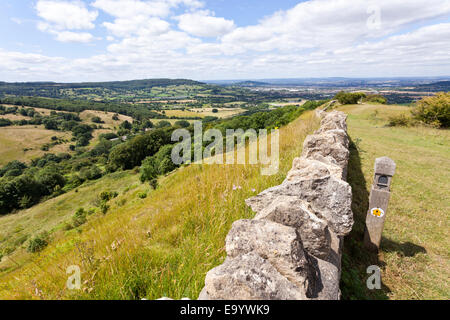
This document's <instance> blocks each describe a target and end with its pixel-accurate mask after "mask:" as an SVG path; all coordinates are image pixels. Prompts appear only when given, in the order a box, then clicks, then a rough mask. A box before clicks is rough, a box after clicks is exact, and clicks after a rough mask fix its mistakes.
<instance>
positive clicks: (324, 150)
mask: <svg viewBox="0 0 450 320" xmlns="http://www.w3.org/2000/svg"><path fill="white" fill-rule="evenodd" d="M340 137H341V136H340V135H338V134H334V133H328V132H325V133H321V134H313V135H310V136H308V137H307V138H306V139H305V142H304V144H303V152H302V156H303V157H305V158H310V159H315V156H316V155H320V156H323V157H327V156H331V157H332V158H333V159H335V160H336V162H337V164H338V165H339V166H340V167H341V168H342V169H343V171H344V172H345V176H346V172H347V165H348V159H349V156H350V152H349V150H348V148H347V147H346V145H344V144H343V141H342V139H341V138H340Z"/></svg>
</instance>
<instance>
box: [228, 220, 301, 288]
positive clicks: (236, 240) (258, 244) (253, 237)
mask: <svg viewBox="0 0 450 320" xmlns="http://www.w3.org/2000/svg"><path fill="white" fill-rule="evenodd" d="M226 251H227V254H228V256H229V257H232V258H233V257H237V256H239V255H242V254H246V253H249V252H255V253H257V254H258V255H259V256H260V257H262V258H264V259H268V260H269V262H270V263H271V264H272V265H273V266H274V267H275V269H277V271H278V272H279V273H280V274H282V275H283V276H285V277H286V278H287V279H289V280H290V281H291V282H293V283H294V284H295V285H296V286H298V287H299V288H305V291H306V290H307V286H308V273H309V270H308V261H307V258H306V257H305V252H304V250H303V245H302V241H301V238H300V235H299V234H298V232H297V231H296V230H295V229H294V228H291V227H288V226H284V225H282V224H279V223H275V222H272V221H269V220H238V221H236V222H234V223H233V226H232V228H231V231H230V232H229V233H228V235H227V238H226Z"/></svg>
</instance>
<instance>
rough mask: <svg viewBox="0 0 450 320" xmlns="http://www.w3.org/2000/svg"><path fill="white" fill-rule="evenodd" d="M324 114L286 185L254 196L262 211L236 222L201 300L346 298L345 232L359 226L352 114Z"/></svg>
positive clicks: (253, 206) (250, 203)
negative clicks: (351, 167)
mask: <svg viewBox="0 0 450 320" xmlns="http://www.w3.org/2000/svg"><path fill="white" fill-rule="evenodd" d="M317 114H318V115H319V116H320V117H321V118H322V119H321V125H320V128H319V129H318V130H317V131H316V132H315V133H314V134H313V135H310V136H308V137H307V138H306V139H305V141H304V144H303V152H302V155H301V157H299V158H296V159H294V161H293V165H292V169H291V170H290V171H289V172H288V174H287V176H286V179H285V180H284V181H283V183H282V184H280V185H279V186H275V187H272V188H269V189H267V190H265V191H263V192H261V193H260V194H258V195H257V196H255V197H252V198H250V199H247V200H246V204H247V205H248V206H250V207H251V209H252V210H253V211H254V212H255V214H256V215H255V217H254V219H252V220H239V221H236V222H234V223H233V226H232V229H231V231H230V232H229V234H228V236H227V238H226V252H227V258H226V260H225V262H224V263H223V264H222V265H220V266H218V267H216V268H214V269H212V270H210V271H209V272H208V273H207V275H206V278H205V287H204V288H203V290H202V292H201V293H200V296H199V299H200V300H205V299H212V300H222V299H237V300H245V299H256V300H258V299H287V300H307V299H320V300H336V299H339V298H340V289H339V280H340V275H341V257H342V245H343V237H344V236H345V235H347V234H348V233H349V232H350V231H351V229H352V226H353V213H352V211H351V202H352V192H351V187H350V185H349V184H348V183H347V182H346V176H347V165H348V160H349V149H348V147H349V138H348V135H347V124H346V117H347V116H346V115H345V114H344V113H342V112H338V111H332V112H329V113H326V112H321V111H318V113H317Z"/></svg>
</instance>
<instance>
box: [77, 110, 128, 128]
mask: <svg viewBox="0 0 450 320" xmlns="http://www.w3.org/2000/svg"><path fill="white" fill-rule="evenodd" d="M114 114H115V113H113V112H105V111H95V110H85V111H83V112H81V113H80V118H81V119H82V120H83V121H84V122H86V123H90V124H92V123H93V122H92V121H91V119H92V118H93V117H99V118H100V119H102V121H103V122H105V123H101V124H97V125H101V126H102V127H104V128H108V129H113V128H114V127H118V126H119V125H120V124H121V123H122V122H124V121H125V120H127V121H128V122H130V123H132V122H133V118H132V117H129V116H124V115H122V114H119V120H117V121H115V120H113V119H112V117H113V115H114Z"/></svg>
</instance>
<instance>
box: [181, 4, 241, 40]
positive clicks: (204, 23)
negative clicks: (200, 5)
mask: <svg viewBox="0 0 450 320" xmlns="http://www.w3.org/2000/svg"><path fill="white" fill-rule="evenodd" d="M176 19H177V20H178V21H179V23H178V27H179V28H180V29H181V30H183V31H186V32H187V33H190V34H192V35H194V36H198V37H218V36H222V35H224V34H227V33H229V32H231V31H232V30H233V29H234V28H235V25H234V22H233V21H232V20H227V19H225V18H218V17H215V16H213V15H212V14H211V12H209V11H207V10H202V11H197V12H193V13H185V14H182V15H180V16H178V17H177V18H176Z"/></svg>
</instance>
